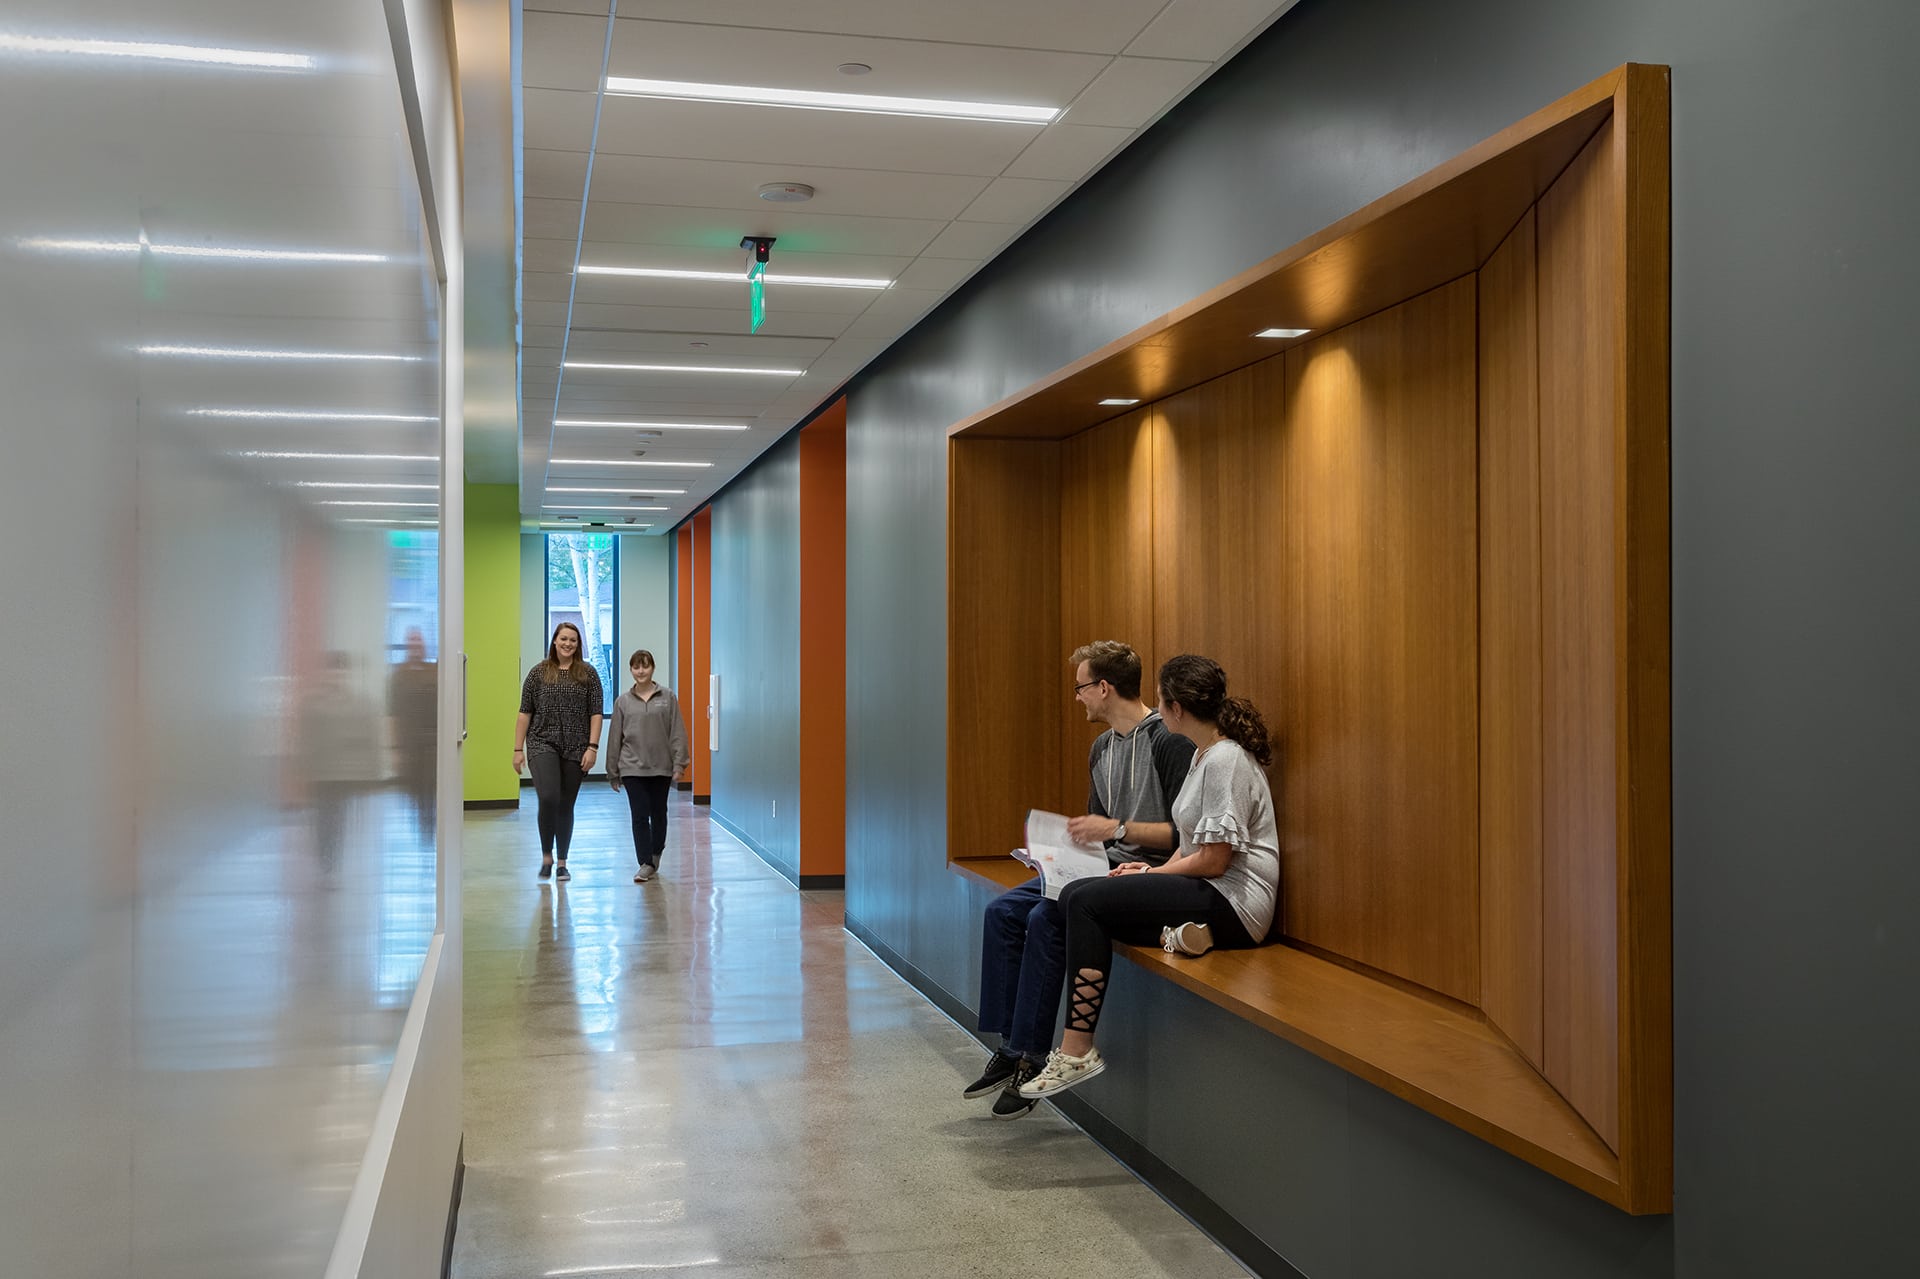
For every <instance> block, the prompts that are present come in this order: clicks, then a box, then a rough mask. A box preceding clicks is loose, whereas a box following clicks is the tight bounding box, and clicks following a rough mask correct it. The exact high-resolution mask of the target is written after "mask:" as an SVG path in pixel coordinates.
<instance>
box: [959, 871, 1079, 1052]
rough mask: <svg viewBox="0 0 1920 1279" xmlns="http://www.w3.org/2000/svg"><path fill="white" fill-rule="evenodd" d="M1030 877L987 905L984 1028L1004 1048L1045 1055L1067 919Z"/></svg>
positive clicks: (1060, 981) (1061, 977)
mask: <svg viewBox="0 0 1920 1279" xmlns="http://www.w3.org/2000/svg"><path fill="white" fill-rule="evenodd" d="M1043 883H1044V881H1042V880H1041V879H1039V878H1034V879H1030V880H1028V881H1027V882H1026V883H1024V884H1022V885H1020V886H1019V887H1018V888H1009V889H1008V890H1007V891H1006V892H1004V893H1002V894H1000V895H999V896H998V897H996V898H994V899H993V900H992V901H990V902H988V903H987V917H986V924H985V926H984V928H983V936H982V937H981V941H980V1029H981V1030H982V1031H983V1032H984V1031H992V1032H994V1033H997V1034H998V1035H999V1036H1000V1048H1001V1051H1003V1052H1006V1053H1009V1054H1018V1055H1020V1056H1023V1057H1045V1056H1046V1055H1047V1050H1048V1049H1049V1048H1051V1047H1053V1023H1054V1019H1055V1018H1056V1017H1058V1016H1059V1014H1060V994H1061V990H1062V987H1063V986H1064V984H1065V982H1066V974H1067V922H1066V921H1067V917H1066V915H1065V914H1064V913H1062V911H1061V909H1060V903H1059V902H1057V901H1048V900H1047V897H1046V894H1045V893H1044V892H1042V891H1041V888H1042V885H1043Z"/></svg>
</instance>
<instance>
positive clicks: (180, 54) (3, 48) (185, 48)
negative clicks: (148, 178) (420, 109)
mask: <svg viewBox="0 0 1920 1279" xmlns="http://www.w3.org/2000/svg"><path fill="white" fill-rule="evenodd" d="M0 53H28V54H39V55H42V56H64V57H73V58H138V59H142V60H145V61H149V62H191V63H197V64H200V65H203V66H223V67H254V68H258V69H264V70H269V71H313V70H316V69H318V67H319V65H320V63H319V62H318V61H317V60H316V59H314V58H312V57H309V56H308V55H306V54H304V53H272V52H269V51H267V50H265V49H216V48H208V47H205V46H202V45H192V44H155V43H151V42H148V41H137V40H80V39H63V38H60V37H54V36H28V35H17V34H10V33H7V32H0Z"/></svg>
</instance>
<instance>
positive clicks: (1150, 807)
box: [1087, 711, 1193, 866]
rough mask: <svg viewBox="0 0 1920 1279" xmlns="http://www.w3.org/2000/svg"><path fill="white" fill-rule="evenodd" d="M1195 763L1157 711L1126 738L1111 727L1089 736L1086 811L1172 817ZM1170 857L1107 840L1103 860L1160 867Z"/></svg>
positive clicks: (1132, 817) (1130, 817) (1145, 818)
mask: <svg viewBox="0 0 1920 1279" xmlns="http://www.w3.org/2000/svg"><path fill="white" fill-rule="evenodd" d="M1192 764H1193V743H1192V742H1190V741H1188V740H1187V739H1186V738H1184V737H1182V736H1180V735H1179V734H1178V733H1173V732H1169V731H1168V730H1167V726H1166V724H1165V723H1164V722H1163V721H1162V720H1161V718H1160V712H1159V711H1148V712H1147V717H1146V718H1145V719H1143V720H1141V721H1140V722H1139V723H1138V724H1136V725H1134V728H1133V731H1132V732H1131V733H1128V734H1126V735H1125V736H1124V737H1123V736H1121V735H1120V734H1118V733H1115V732H1114V731H1113V730H1112V729H1108V730H1107V731H1106V732H1104V733H1102V734H1100V736H1098V737H1096V738H1094V739H1093V749H1092V750H1091V751H1089V752H1088V753H1087V770H1088V772H1089V773H1090V774H1091V776H1090V777H1089V778H1088V786H1087V811H1088V812H1089V813H1092V814H1093V815H1095V816H1096V817H1113V818H1117V819H1119V820H1120V821H1123V822H1166V821H1172V820H1173V818H1172V815H1171V814H1172V811H1173V797H1174V796H1176V795H1178V794H1179V793H1180V787H1181V785H1182V784H1183V783H1184V782H1185V781H1186V780H1187V770H1188V769H1189V768H1190V767H1191V766H1192ZM1172 855H1173V853H1172V851H1171V850H1169V849H1165V848H1141V847H1140V846H1139V845H1137V844H1134V843H1131V842H1128V843H1109V844H1108V845H1107V859H1108V860H1109V861H1111V862H1112V863H1113V864H1114V865H1115V866H1118V865H1120V864H1121V863H1122V862H1151V863H1152V864H1153V865H1156V866H1157V865H1159V864H1160V863H1161V862H1164V861H1166V860H1167V858H1169V857H1171V856H1172Z"/></svg>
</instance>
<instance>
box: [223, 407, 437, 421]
mask: <svg viewBox="0 0 1920 1279" xmlns="http://www.w3.org/2000/svg"><path fill="white" fill-rule="evenodd" d="M187 416H188V417H230V418H242V419H245V420H247V421H263V422H437V421H439V420H440V419H439V418H436V417H433V416H432V415H430V414H425V413H335V412H332V411H331V410H328V409H188V410H187Z"/></svg>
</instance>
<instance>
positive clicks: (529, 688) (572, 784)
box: [513, 622, 606, 879]
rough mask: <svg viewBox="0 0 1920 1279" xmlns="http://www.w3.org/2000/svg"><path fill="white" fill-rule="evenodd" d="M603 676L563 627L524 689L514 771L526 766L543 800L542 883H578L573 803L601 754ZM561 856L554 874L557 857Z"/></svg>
mask: <svg viewBox="0 0 1920 1279" xmlns="http://www.w3.org/2000/svg"><path fill="white" fill-rule="evenodd" d="M603 696H604V694H603V693H602V691H601V688H600V672H598V671H596V670H594V669H593V665H592V664H591V663H590V662H588V661H587V660H586V658H585V657H583V656H581V653H580V628H579V627H577V626H575V625H574V624H573V623H572V622H562V623H560V625H558V626H556V627H554V628H553V638H552V639H551V640H550V641H548V643H547V660H546V661H544V662H539V663H536V664H535V665H534V668H533V669H532V670H530V671H528V672H527V682H526V683H524V684H522V685H521V686H520V718H519V719H517V720H515V721H514V725H513V771H514V772H516V773H518V772H519V771H520V766H521V765H522V764H523V763H524V764H525V765H526V766H527V768H528V769H529V770H530V771H531V772H532V773H533V789H534V793H535V794H537V795H538V796H539V797H540V878H542V879H546V878H548V877H549V876H551V877H553V878H555V879H572V878H573V876H572V875H570V874H568V873H567V845H568V844H570V843H572V842H573V801H574V800H575V799H576V798H577V797H578V796H579V794H580V779H581V778H583V777H585V776H586V774H587V770H588V769H590V768H592V767H593V761H594V757H595V756H596V755H597V754H598V753H599V750H600V708H601V707H602V706H604V705H605V704H606V703H605V702H604V701H602V700H601V699H602V698H603ZM556 849H558V851H559V854H560V861H559V869H558V870H555V869H554V852H555V850H556Z"/></svg>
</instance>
